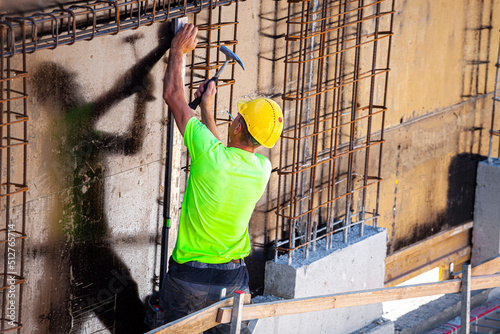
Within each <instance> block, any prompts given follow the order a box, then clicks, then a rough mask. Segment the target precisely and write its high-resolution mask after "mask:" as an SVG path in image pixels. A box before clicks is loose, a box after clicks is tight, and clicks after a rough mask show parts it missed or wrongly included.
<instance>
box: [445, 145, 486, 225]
mask: <svg viewBox="0 0 500 334" xmlns="http://www.w3.org/2000/svg"><path fill="white" fill-rule="evenodd" d="M485 158H486V157H483V156H482V155H479V154H472V153H461V154H458V155H456V156H455V157H454V158H453V159H452V160H451V163H450V167H449V171H448V196H447V202H446V219H445V221H446V224H447V225H448V226H449V227H454V226H458V225H461V224H465V223H467V222H469V221H471V220H472V219H473V216H474V200H475V196H476V174H477V165H478V163H479V161H481V160H484V159H485Z"/></svg>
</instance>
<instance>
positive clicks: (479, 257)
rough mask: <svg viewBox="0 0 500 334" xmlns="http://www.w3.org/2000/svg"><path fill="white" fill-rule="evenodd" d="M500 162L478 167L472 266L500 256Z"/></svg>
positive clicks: (496, 160) (485, 163)
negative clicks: (499, 197)
mask: <svg viewBox="0 0 500 334" xmlns="http://www.w3.org/2000/svg"><path fill="white" fill-rule="evenodd" d="M499 191H500V160H499V159H493V160H492V163H488V161H487V160H486V161H481V162H480V163H479V165H478V167H477V185H476V201H475V202H476V203H475V207H474V229H473V231H472V258H471V264H472V265H476V264H478V263H481V262H483V261H486V260H488V259H491V258H493V257H495V256H497V255H499V254H500V224H499V223H498V220H499V218H498V217H500V205H499V204H498V203H499V199H498V193H499Z"/></svg>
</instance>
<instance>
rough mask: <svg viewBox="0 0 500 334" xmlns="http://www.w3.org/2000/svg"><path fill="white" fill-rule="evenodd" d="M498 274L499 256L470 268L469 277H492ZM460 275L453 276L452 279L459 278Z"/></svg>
mask: <svg viewBox="0 0 500 334" xmlns="http://www.w3.org/2000/svg"><path fill="white" fill-rule="evenodd" d="M498 272H500V255H497V256H496V257H494V258H492V259H489V260H486V261H483V262H481V263H479V264H477V265H475V266H474V267H472V270H471V275H472V276H484V275H493V274H496V273H498ZM461 277H462V273H461V272H460V273H457V274H455V275H453V278H461Z"/></svg>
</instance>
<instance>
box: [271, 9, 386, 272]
mask: <svg viewBox="0 0 500 334" xmlns="http://www.w3.org/2000/svg"><path fill="white" fill-rule="evenodd" d="M389 2H390V0H349V1H348V0H311V1H301V2H296V1H289V4H288V20H287V33H286V36H285V41H286V57H285V75H284V78H285V81H284V91H283V95H282V99H283V106H284V112H285V116H286V117H285V119H286V120H287V122H288V123H287V127H286V128H285V131H284V133H283V136H282V140H281V150H280V167H279V170H278V176H279V189H278V204H277V208H276V216H277V219H276V238H277V240H276V242H275V258H277V257H278V255H279V253H280V252H285V253H287V254H288V262H289V263H291V262H292V260H293V258H294V257H295V255H294V251H297V250H300V249H303V255H304V256H305V257H306V258H307V257H308V255H309V253H310V251H314V250H315V249H316V243H317V241H319V240H322V239H326V240H325V244H324V247H325V248H329V247H330V246H331V242H332V238H331V236H332V235H333V234H335V233H337V232H342V233H343V241H344V242H347V239H348V233H349V230H350V229H351V227H353V226H358V227H359V233H360V234H361V235H362V234H363V229H364V228H363V227H364V225H365V224H367V223H368V222H370V223H371V224H372V225H374V226H376V224H377V223H376V220H377V219H378V205H377V207H376V208H368V207H367V206H368V203H378V198H377V199H375V200H374V201H371V197H370V196H373V193H372V192H370V189H372V188H373V187H377V189H378V187H379V184H380V181H381V177H380V165H381V155H379V160H378V161H374V160H373V158H372V155H371V154H370V153H371V151H373V150H374V149H376V148H378V149H379V151H380V152H381V147H382V144H383V142H384V139H383V128H384V124H383V120H384V117H385V112H386V110H387V107H386V102H387V80H388V72H389V67H388V64H389V62H388V58H389V56H390V45H388V44H387V41H390V40H391V38H392V35H393V33H392V17H393V15H394V6H392V7H390V8H387V6H386V7H385V8H383V5H384V3H389ZM381 43H384V49H383V51H382V52H381V51H380V44H381ZM384 59H387V61H386V62H385V63H386V64H387V66H383V67H381V65H380V64H384ZM380 91H382V93H379V92H380ZM376 92H377V93H378V94H376ZM380 95H381V96H382V97H380ZM376 171H378V174H377V173H376ZM375 196H377V197H378V191H377V193H376V195H375ZM279 231H287V233H288V235H287V236H286V237H285V235H283V234H280V233H279Z"/></svg>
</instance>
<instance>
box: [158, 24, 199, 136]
mask: <svg viewBox="0 0 500 334" xmlns="http://www.w3.org/2000/svg"><path fill="white" fill-rule="evenodd" d="M197 33H198V28H196V27H195V26H194V25H193V24H191V23H189V24H186V25H184V26H183V27H182V28H181V29H180V30H179V31H178V32H177V34H176V35H175V37H174V39H173V40H172V46H171V47H170V54H169V57H168V65H167V71H166V72H165V79H164V81H163V99H164V100H165V102H166V103H167V105H168V107H169V108H170V112H172V114H173V115H174V119H175V123H176V124H177V127H178V128H179V131H180V132H181V134H182V135H183V136H184V129H185V128H186V124H187V122H188V121H189V120H190V119H191V118H192V117H194V112H193V110H191V108H189V106H188V104H187V102H186V99H185V97H184V85H183V78H182V58H183V55H184V54H185V53H188V52H190V51H193V50H194V48H195V47H196V44H198V40H197V39H196V34H197Z"/></svg>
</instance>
